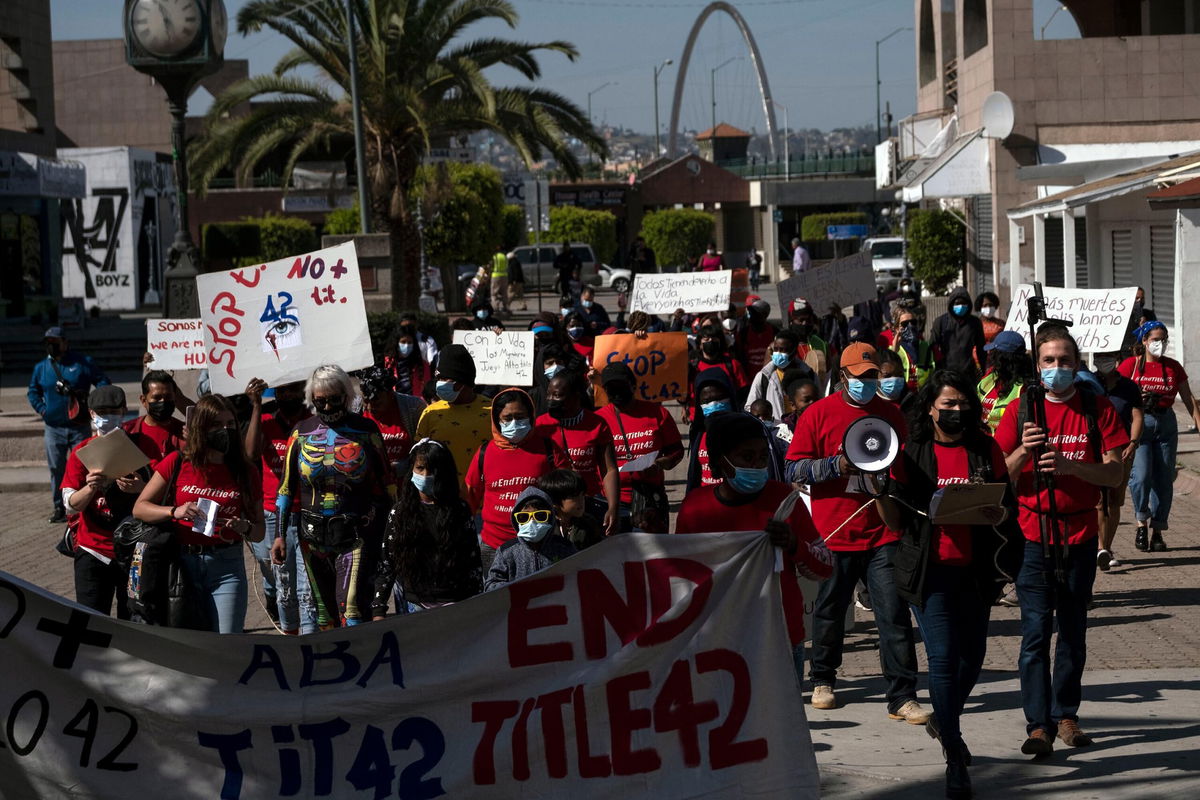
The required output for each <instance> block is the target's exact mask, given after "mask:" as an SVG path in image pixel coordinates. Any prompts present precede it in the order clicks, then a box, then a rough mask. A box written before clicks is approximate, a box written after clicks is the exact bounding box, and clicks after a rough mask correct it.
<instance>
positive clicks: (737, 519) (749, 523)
mask: <svg viewBox="0 0 1200 800" xmlns="http://www.w3.org/2000/svg"><path fill="white" fill-rule="evenodd" d="M791 492H792V487H791V486H789V485H788V484H786V483H782V482H780V481H767V485H766V486H765V487H763V490H762V491H761V492H759V494H758V496H757V497H754V498H747V499H746V502H745V503H743V504H740V505H730V504H729V503H727V502H725V501H724V500H722V499H721V497H720V495H718V494H717V487H716V486H704V487H701V488H698V489H693V490H692V491H690V492H688V494H687V496H686V497H684V498H683V505H681V506H680V507H679V516H678V517H677V518H676V520H675V532H676V533H724V532H726V531H761V530H763V529H765V528H766V525H767V522H768V521H769V520H770V519H771V517H772V516H774V514H775V510H776V509H777V508H779V504H780V503H782V502H783V500H784V498H786V497H787V496H788V495H789V494H791ZM788 523H789V524H790V525H791V527H792V530H793V531H794V532H795V534H796V539H797V540H798V542H797V547H796V551H795V552H794V553H784V555H783V561H784V570H783V572H781V573H779V588H780V592H781V594H782V595H783V615H784V619H785V620H786V622H787V628H788V637H789V638H790V639H791V641H792V644H800V643H801V642H803V641H804V595H803V594H802V593H801V591H800V583H799V581H798V580H797V579H796V562H797V561H801V562H803V563H804V565H805V566H806V567H807V568H808V569H809V570H811V571H812V572H814V573H816V574H817V575H819V576H821V577H828V576H829V575H830V574H831V573H832V572H833V568H832V565H830V564H827V563H825V562H823V561H820V560H818V559H815V558H814V557H813V556H812V554H811V552H810V550H809V548H808V547H807V545H806V543H807V542H816V541H820V539H821V537H820V534H818V533H817V529H816V528H815V527H813V521H812V518H811V517H810V516H809V515H808V509H807V508H805V507H804V503H803V502H797V503H796V508H795V510H793V511H792V515H791V516H790V517H788Z"/></svg>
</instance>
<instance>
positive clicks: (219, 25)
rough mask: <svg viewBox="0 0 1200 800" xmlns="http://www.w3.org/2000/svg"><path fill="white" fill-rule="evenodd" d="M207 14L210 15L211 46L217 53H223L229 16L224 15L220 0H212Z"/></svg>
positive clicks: (222, 4) (223, 6) (223, 5)
mask: <svg viewBox="0 0 1200 800" xmlns="http://www.w3.org/2000/svg"><path fill="white" fill-rule="evenodd" d="M209 14H211V15H212V41H213V48H214V49H215V50H216V51H217V52H218V53H224V52H225V37H226V36H228V35H229V17H227V16H226V15H225V4H224V3H223V2H221V0H212V5H211V6H210V7H209Z"/></svg>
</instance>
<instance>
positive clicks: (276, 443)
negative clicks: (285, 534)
mask: <svg viewBox="0 0 1200 800" xmlns="http://www.w3.org/2000/svg"><path fill="white" fill-rule="evenodd" d="M311 416H312V412H310V411H308V410H307V409H306V410H305V411H304V414H303V415H302V416H301V417H300V419H298V420H297V422H298V423H299V422H302V421H304V420H306V419H308V418H309V417H311ZM295 427H296V426H295V425H291V424H289V423H287V422H284V421H283V420H281V419H280V418H279V417H278V416H276V415H274V414H263V416H262V422H260V423H259V427H258V430H259V436H260V437H261V439H262V488H263V510H264V511H270V512H272V513H274V512H275V498H276V496H277V495H278V494H279V483H280V481H281V480H283V466H284V463H285V462H286V461H287V451H288V443H289V442H290V441H291V438H292V429H293V428H295ZM268 533H269V534H270V535H271V536H274V535H275V533H274V531H268Z"/></svg>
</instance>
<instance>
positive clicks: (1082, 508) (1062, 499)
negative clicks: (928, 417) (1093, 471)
mask: <svg viewBox="0 0 1200 800" xmlns="http://www.w3.org/2000/svg"><path fill="white" fill-rule="evenodd" d="M1020 415H1021V410H1020V403H1015V402H1014V403H1009V404H1008V408H1006V409H1005V410H1004V416H1003V417H1001V418H1000V425H999V426H997V428H996V444H998V445H1000V449H1001V450H1003V451H1004V452H1005V453H1006V454H1008V455H1011V454H1012V452H1013V451H1014V450H1016V449H1017V448H1018V447H1019V446H1020V445H1021V436H1020V434H1019V433H1018V431H1017V418H1018V417H1019V416H1020ZM1096 422H1097V426H1098V427H1099V429H1100V438H1101V439H1103V440H1104V441H1103V444H1102V445H1101V447H1100V452H1101V454H1103V453H1107V452H1108V451H1109V450H1114V449H1116V448H1119V447H1124V446H1125V445H1127V444H1129V434H1128V433H1126V432H1125V426H1124V425H1122V424H1121V418H1120V417H1119V416H1117V412H1116V411H1115V410H1114V409H1113V407H1112V403H1110V402H1108V400H1107V399H1105V398H1103V397H1097V398H1096ZM1046 428H1047V437H1048V440H1049V445H1050V447H1052V448H1054V449H1055V450H1058V451H1059V452H1061V453H1062V454H1063V455H1064V456H1066V457H1067V458H1069V459H1071V460H1072V461H1083V462H1087V463H1092V464H1094V463H1097V459H1096V457H1095V455H1094V454H1093V447H1092V444H1091V442H1090V441H1089V440H1088V423H1087V417H1085V416H1084V415H1083V404H1082V400H1081V399H1080V395H1079V391H1078V390H1077V391H1076V392H1075V394H1073V395H1071V397H1070V398H1069V399H1068V400H1066V401H1064V402H1055V401H1053V400H1051V399H1050V398H1049V397H1047V398H1046ZM1054 480H1055V492H1054V499H1055V503H1056V504H1057V507H1058V513H1059V518H1060V520H1061V523H1060V524H1061V530H1062V531H1063V533H1064V534H1065V535H1066V537H1067V544H1081V543H1083V542H1086V541H1088V540H1090V539H1092V538H1094V537H1095V536H1096V534H1097V532H1098V530H1099V519H1098V514H1097V512H1096V506H1097V505H1099V503H1100V491H1101V489H1100V487H1098V486H1096V485H1095V484H1091V483H1088V482H1087V481H1084V480H1082V479H1080V478H1078V477H1076V476H1074V475H1055V476H1054ZM1016 489H1017V504H1018V505H1019V506H1020V509H1019V514H1018V517H1017V518H1018V520H1019V522H1020V525H1021V532H1022V533H1024V534H1025V538H1026V539H1028V540H1029V541H1031V542H1040V541H1041V540H1042V534H1041V529H1040V526H1039V522H1038V512H1037V509H1038V508H1039V502H1038V501H1039V499H1040V501H1041V503H1040V508H1041V509H1042V510H1043V512H1045V511H1046V510H1048V509H1049V508H1050V493H1049V491H1047V490H1043V491H1042V493H1041V497H1040V498H1038V497H1037V496H1036V495H1035V494H1034V491H1033V459H1032V458H1030V459H1029V460H1028V461H1026V462H1025V468H1024V469H1023V470H1022V471H1021V475H1020V478H1019V480H1018V481H1017V486H1016Z"/></svg>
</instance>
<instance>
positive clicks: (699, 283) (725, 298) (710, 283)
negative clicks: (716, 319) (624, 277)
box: [629, 270, 733, 314]
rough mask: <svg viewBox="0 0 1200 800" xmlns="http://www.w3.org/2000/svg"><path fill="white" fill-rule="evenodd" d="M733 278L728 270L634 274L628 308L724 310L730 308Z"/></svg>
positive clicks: (656, 311) (690, 311) (664, 311)
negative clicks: (676, 273) (677, 273)
mask: <svg viewBox="0 0 1200 800" xmlns="http://www.w3.org/2000/svg"><path fill="white" fill-rule="evenodd" d="M732 278H733V273H732V272H730V271H729V270H720V271H718V272H685V273H682V274H679V275H673V274H669V273H666V274H658V273H647V274H643V275H637V276H635V277H634V279H633V292H631V293H630V295H629V310H630V311H645V312H646V313H647V314H671V313H674V311H675V310H676V309H678V308H682V309H683V310H684V311H685V312H687V313H688V314H702V313H704V312H706V311H725V310H726V309H728V308H729V292H730V281H731V279H732Z"/></svg>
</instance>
